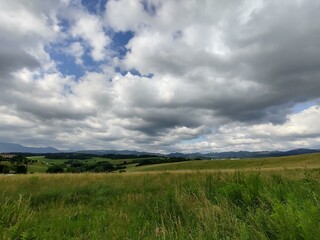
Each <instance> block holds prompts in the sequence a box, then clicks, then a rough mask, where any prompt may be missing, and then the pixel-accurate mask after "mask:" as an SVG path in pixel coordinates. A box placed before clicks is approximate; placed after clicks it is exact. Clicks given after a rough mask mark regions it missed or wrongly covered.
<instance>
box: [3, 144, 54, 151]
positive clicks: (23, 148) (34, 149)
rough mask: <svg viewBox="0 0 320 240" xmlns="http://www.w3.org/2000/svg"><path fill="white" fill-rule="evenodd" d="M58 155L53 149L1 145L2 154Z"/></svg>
mask: <svg viewBox="0 0 320 240" xmlns="http://www.w3.org/2000/svg"><path fill="white" fill-rule="evenodd" d="M18 152H20V153H58V152H60V151H59V150H58V149H56V148H53V147H25V146H22V145H20V144H16V143H0V153H18Z"/></svg>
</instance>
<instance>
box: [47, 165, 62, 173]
mask: <svg viewBox="0 0 320 240" xmlns="http://www.w3.org/2000/svg"><path fill="white" fill-rule="evenodd" d="M46 172H47V173H63V172H64V168H63V166H62V165H52V166H50V167H48V169H47V171H46Z"/></svg>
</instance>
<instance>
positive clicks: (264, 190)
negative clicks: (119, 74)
mask: <svg viewBox="0 0 320 240" xmlns="http://www.w3.org/2000/svg"><path fill="white" fill-rule="evenodd" d="M286 176H290V177H286ZM318 236H320V172H319V170H316V169H315V170H312V171H311V170H310V171H309V170H304V169H294V170H278V171H276V172H261V173H260V172H259V171H252V172H248V171H246V172H239V171H237V172H234V171H233V172H232V173H231V172H230V173H228V172H224V173H222V172H212V173H201V174H200V173H199V172H196V171H195V172H193V173H184V172H179V173H160V172H153V173H151V172H150V173H123V174H119V173H111V174H60V175H59V174H56V175H47V174H42V175H41V174H40V175H39V174H33V175H22V176H1V177H0V239H4V240H5V239H59V240H60V239H317V238H318Z"/></svg>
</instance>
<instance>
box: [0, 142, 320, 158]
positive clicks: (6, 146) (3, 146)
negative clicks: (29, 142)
mask: <svg viewBox="0 0 320 240" xmlns="http://www.w3.org/2000/svg"><path fill="white" fill-rule="evenodd" d="M10 152H20V153H37V154H39V153H63V152H74V153H82V154H92V155H108V154H112V155H127V156H129V155H130V156H163V157H173V158H192V159H196V158H201V159H224V158H259V157H282V156H293V155H300V154H308V153H318V152H320V150H319V149H318V150H316V149H305V148H301V149H293V150H290V151H256V152H250V151H236V152H211V153H200V152H196V153H180V152H175V153H169V154H159V153H152V152H142V151H141V152H140V151H131V150H80V151H60V150H58V149H56V148H53V147H25V146H22V145H20V144H15V143H0V153H10Z"/></svg>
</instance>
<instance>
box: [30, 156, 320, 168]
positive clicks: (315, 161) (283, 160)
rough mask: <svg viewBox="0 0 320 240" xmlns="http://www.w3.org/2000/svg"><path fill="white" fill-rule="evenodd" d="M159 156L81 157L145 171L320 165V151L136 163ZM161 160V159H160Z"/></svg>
mask: <svg viewBox="0 0 320 240" xmlns="http://www.w3.org/2000/svg"><path fill="white" fill-rule="evenodd" d="M29 159H32V160H35V161H36V162H35V163H33V164H30V165H29V166H28V171H29V172H34V173H41V172H45V171H46V169H47V168H48V166H50V165H54V164H63V163H65V162H66V161H68V159H48V158H45V157H44V156H35V157H29ZM152 159H159V157H156V158H155V157H147V158H129V159H108V158H99V157H92V158H90V159H86V160H79V161H81V162H85V163H96V162H101V161H108V162H110V163H111V164H113V165H120V164H122V165H124V166H125V167H126V169H125V170H126V171H127V172H145V171H188V170H192V171H193V170H197V171H207V170H208V171H227V170H235V169H242V170H245V169H247V170H253V169H259V170H268V169H269V170H272V169H284V168H287V169H292V168H308V169H314V168H320V154H319V153H314V154H303V155H296V156H287V157H270V158H248V159H236V160H228V159H226V160H193V161H192V160H190V161H182V162H176V163H160V164H150V165H144V166H137V165H138V162H139V161H144V160H152ZM160 160H161V159H160Z"/></svg>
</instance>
